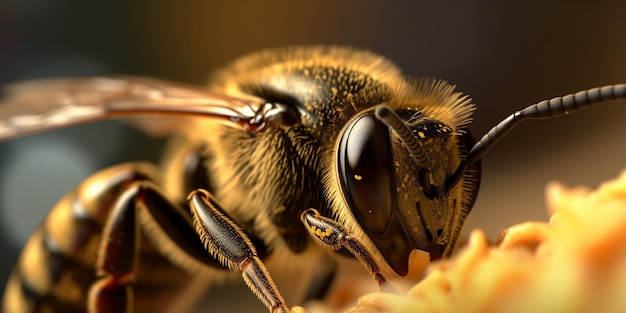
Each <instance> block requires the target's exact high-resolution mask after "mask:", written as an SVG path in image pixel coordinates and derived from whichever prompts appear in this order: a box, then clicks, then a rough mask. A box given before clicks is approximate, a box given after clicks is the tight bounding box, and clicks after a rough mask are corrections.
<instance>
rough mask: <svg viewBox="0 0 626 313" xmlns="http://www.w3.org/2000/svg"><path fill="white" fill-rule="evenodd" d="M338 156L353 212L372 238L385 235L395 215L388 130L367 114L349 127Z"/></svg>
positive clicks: (341, 174)
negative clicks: (393, 214) (393, 211)
mask: <svg viewBox="0 0 626 313" xmlns="http://www.w3.org/2000/svg"><path fill="white" fill-rule="evenodd" d="M337 153H338V158H337V161H338V162H339V164H338V169H339V179H340V181H341V188H342V192H343V194H344V197H345V198H346V201H348V205H349V207H350V210H351V211H352V213H353V215H354V216H355V218H356V219H357V221H358V222H359V224H360V225H361V226H362V227H363V228H364V229H365V230H366V231H368V232H369V233H370V234H371V235H374V236H381V235H384V234H385V233H386V232H387V230H388V228H389V224H390V221H391V215H392V190H393V186H392V170H393V168H392V156H391V137H390V133H389V129H388V128H387V126H385V124H383V123H382V122H381V121H379V120H378V119H377V118H376V117H374V115H373V114H365V115H363V116H361V117H359V118H358V119H357V120H356V121H354V122H353V123H351V124H350V125H349V126H348V128H347V129H346V131H345V132H344V133H343V135H342V137H341V141H340V143H339V147H338V151H337Z"/></svg>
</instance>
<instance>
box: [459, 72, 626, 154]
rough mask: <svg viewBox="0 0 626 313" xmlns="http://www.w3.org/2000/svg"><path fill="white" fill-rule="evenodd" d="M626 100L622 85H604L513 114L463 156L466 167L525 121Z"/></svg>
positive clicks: (624, 89)
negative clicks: (610, 101) (607, 102)
mask: <svg viewBox="0 0 626 313" xmlns="http://www.w3.org/2000/svg"><path fill="white" fill-rule="evenodd" d="M618 99H626V84H619V85H608V86H604V87H598V88H593V89H589V90H584V91H580V92H577V93H575V94H569V95H566V96H563V97H556V98H553V99H551V100H544V101H541V102H539V103H536V104H533V105H530V106H528V107H526V108H525V109H523V110H520V111H517V112H515V113H513V114H511V115H509V116H508V117H507V118H505V119H504V120H502V122H500V123H498V124H497V125H496V126H494V127H493V128H492V129H491V130H490V131H489V132H487V133H486V134H485V135H484V136H483V137H482V138H481V139H480V140H479V141H478V142H477V143H476V144H475V145H474V147H472V149H471V150H470V151H469V152H468V153H467V157H466V161H467V163H474V162H476V161H477V160H478V159H480V158H481V157H482V156H483V154H485V152H487V151H488V150H489V149H491V147H493V145H495V143H496V142H498V140H500V138H502V137H503V136H504V135H506V133H508V132H509V131H510V130H511V129H512V128H513V127H514V126H515V125H517V124H518V123H520V122H521V121H523V120H526V119H548V118H553V117H557V116H561V115H565V114H568V113H571V112H574V111H576V110H578V109H582V108H586V107H590V106H592V105H594V104H598V103H602V102H606V101H609V100H618Z"/></svg>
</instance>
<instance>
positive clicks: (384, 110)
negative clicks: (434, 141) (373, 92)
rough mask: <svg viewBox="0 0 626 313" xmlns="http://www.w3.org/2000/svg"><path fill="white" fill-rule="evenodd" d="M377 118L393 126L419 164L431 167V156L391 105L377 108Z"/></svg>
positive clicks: (390, 126)
mask: <svg viewBox="0 0 626 313" xmlns="http://www.w3.org/2000/svg"><path fill="white" fill-rule="evenodd" d="M374 114H375V115H376V118H377V119H379V120H380V121H381V122H383V123H385V125H387V127H389V128H391V129H392V130H393V131H394V132H396V134H398V137H400V139H401V140H402V142H404V145H405V146H406V147H407V149H408V150H409V152H410V153H411V155H412V156H413V158H414V159H415V160H416V161H417V164H418V165H419V166H421V167H422V168H425V169H429V168H430V165H431V163H430V158H429V157H428V155H427V154H426V151H425V150H424V147H422V144H421V143H420V142H419V141H418V140H417V138H416V137H415V136H414V135H413V133H412V132H411V129H409V127H408V126H407V125H406V124H405V123H404V122H403V121H402V119H401V118H400V117H399V116H398V114H396V112H394V110H392V109H391V108H390V107H388V106H386V105H381V106H378V107H377V108H376V111H375V112H374Z"/></svg>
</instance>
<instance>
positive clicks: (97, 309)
mask: <svg viewBox="0 0 626 313" xmlns="http://www.w3.org/2000/svg"><path fill="white" fill-rule="evenodd" d="M144 172H145V173H144ZM116 173H117V174H116ZM119 173H126V174H125V175H119ZM104 174H105V175H104V176H103V177H114V176H115V175H118V176H124V177H127V179H126V180H125V182H123V183H121V185H123V186H121V187H120V184H117V183H114V182H115V181H113V182H109V181H107V182H106V183H103V181H102V180H96V181H97V182H98V184H96V185H95V186H96V187H98V188H99V186H108V187H104V188H103V189H102V190H97V189H98V188H95V187H94V188H93V189H92V191H93V192H92V193H90V196H91V197H98V198H103V199H101V201H106V202H104V203H110V204H104V203H103V202H98V203H102V206H103V207H108V205H110V206H111V207H110V208H109V209H108V210H109V212H108V213H107V215H106V220H105V221H104V226H103V230H102V232H103V235H102V239H101V241H100V243H99V250H98V258H97V260H96V265H95V269H96V276H97V277H98V279H97V280H96V281H95V282H94V283H93V284H92V285H91V287H90V289H89V296H88V304H87V308H88V312H90V313H112V312H116V313H117V312H127V313H129V312H131V311H132V310H133V299H134V292H133V287H132V286H133V282H134V279H135V277H134V276H135V274H136V270H137V262H138V258H139V251H140V250H141V249H140V239H141V234H142V231H146V232H148V233H150V235H151V236H150V237H151V239H153V240H155V243H156V245H159V246H164V247H165V248H163V249H165V250H167V251H169V252H170V253H172V254H175V255H177V256H178V257H179V258H184V259H185V260H187V262H190V263H194V264H198V265H199V266H210V267H218V268H224V266H223V265H222V264H221V263H220V262H219V261H218V260H217V259H215V258H214V257H213V256H211V255H209V254H208V253H206V250H205V249H204V245H203V243H202V241H201V240H200V238H199V237H198V234H197V233H196V232H195V230H194V227H193V222H192V218H191V215H190V213H189V211H188V210H185V209H183V208H182V207H181V206H179V205H176V204H174V202H171V201H169V200H168V199H167V197H166V196H165V195H164V192H163V191H162V190H160V189H159V187H158V186H157V185H156V183H155V182H153V181H152V180H151V178H150V177H152V176H154V175H153V174H149V173H148V171H147V170H146V169H144V168H143V167H139V166H137V165H135V164H130V166H127V165H121V166H118V167H115V168H111V169H109V170H108V171H107V172H106V173H104ZM107 183H109V185H107ZM114 190H117V192H115V191H114ZM108 196H110V197H108ZM104 198H108V199H107V200H104Z"/></svg>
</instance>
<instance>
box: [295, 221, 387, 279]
mask: <svg viewBox="0 0 626 313" xmlns="http://www.w3.org/2000/svg"><path fill="white" fill-rule="evenodd" d="M301 220H302V222H303V223H304V226H305V227H306V229H307V230H308V231H309V233H310V234H311V236H312V237H313V238H314V239H315V240H316V241H317V242H318V243H320V244H322V245H324V246H328V247H330V248H331V249H333V250H339V249H340V248H342V247H343V248H346V249H347V250H348V251H350V253H352V254H353V255H354V256H355V257H356V258H357V259H358V260H359V261H361V263H362V264H363V265H364V266H365V268H366V269H367V270H368V271H369V272H370V273H371V274H372V276H373V277H374V279H375V280H376V282H377V283H378V286H379V287H380V288H381V289H383V290H387V291H393V288H392V287H391V286H389V285H388V284H386V282H387V280H386V279H385V277H384V276H383V274H382V273H381V272H380V267H379V266H378V264H377V263H376V261H375V260H374V258H373V256H372V254H371V253H370V252H369V251H368V250H367V249H366V248H365V246H364V245H363V244H362V243H361V242H359V241H358V240H357V239H356V238H354V237H352V236H351V235H350V234H349V233H348V232H347V231H346V230H345V229H344V228H343V227H342V226H341V225H340V224H339V223H337V222H336V221H334V220H332V219H330V218H327V217H323V216H321V215H320V214H319V212H317V210H315V209H308V210H306V211H304V212H302V216H301Z"/></svg>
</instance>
